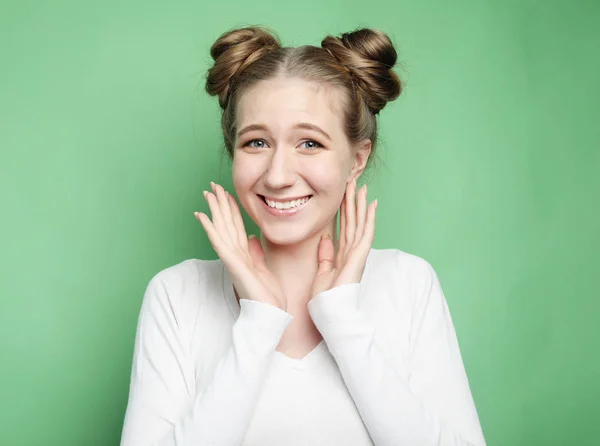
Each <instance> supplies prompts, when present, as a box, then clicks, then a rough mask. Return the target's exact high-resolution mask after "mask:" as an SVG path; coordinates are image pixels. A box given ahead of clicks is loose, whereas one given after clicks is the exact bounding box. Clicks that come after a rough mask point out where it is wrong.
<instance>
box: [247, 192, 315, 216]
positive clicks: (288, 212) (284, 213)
mask: <svg viewBox="0 0 600 446" xmlns="http://www.w3.org/2000/svg"><path fill="white" fill-rule="evenodd" d="M258 196H259V197H260V198H261V201H262V202H263V206H264V208H265V210H266V211H267V213H269V214H271V215H274V216H276V217H283V216H291V215H296V214H298V213H299V212H300V211H302V209H304V208H305V207H306V205H307V204H308V203H310V200H311V198H312V195H305V196H304V197H308V200H306V201H305V202H304V203H302V204H301V205H300V206H296V207H292V208H289V209H277V208H272V207H271V206H269V205H268V204H267V202H266V201H265V197H264V196H263V195H258ZM300 198H303V197H300ZM286 201H287V200H286ZM290 201H291V200H290Z"/></svg>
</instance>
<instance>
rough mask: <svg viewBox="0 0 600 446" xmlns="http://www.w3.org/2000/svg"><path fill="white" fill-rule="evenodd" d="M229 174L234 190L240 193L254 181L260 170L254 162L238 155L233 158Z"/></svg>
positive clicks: (245, 190)
mask: <svg viewBox="0 0 600 446" xmlns="http://www.w3.org/2000/svg"><path fill="white" fill-rule="evenodd" d="M231 176H232V180H233V185H234V187H235V190H236V192H237V193H238V195H242V194H243V193H245V192H247V189H248V188H250V187H252V185H253V184H254V183H255V182H256V179H257V178H258V177H259V176H260V172H259V169H258V166H257V165H256V163H248V162H247V161H245V160H244V159H243V157H242V156H240V157H237V158H234V160H233V163H232V165H231Z"/></svg>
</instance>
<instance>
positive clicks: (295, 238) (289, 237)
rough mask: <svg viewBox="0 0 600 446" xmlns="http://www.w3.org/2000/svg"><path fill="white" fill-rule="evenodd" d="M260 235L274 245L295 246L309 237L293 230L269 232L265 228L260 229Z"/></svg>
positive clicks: (283, 229)
mask: <svg viewBox="0 0 600 446" xmlns="http://www.w3.org/2000/svg"><path fill="white" fill-rule="evenodd" d="M261 233H262V235H263V237H264V238H265V239H267V240H268V241H269V242H270V243H273V244H275V245H282V246H284V245H295V244H297V243H300V242H302V241H304V240H306V239H307V238H308V237H309V235H308V234H306V233H305V232H304V231H295V230H294V229H291V230H290V229H289V228H288V229H287V230H286V228H281V229H276V230H270V229H268V228H265V229H264V230H262V229H261Z"/></svg>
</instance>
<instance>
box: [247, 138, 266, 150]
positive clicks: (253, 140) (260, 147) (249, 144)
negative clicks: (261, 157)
mask: <svg viewBox="0 0 600 446" xmlns="http://www.w3.org/2000/svg"><path fill="white" fill-rule="evenodd" d="M255 142H256V143H259V144H260V145H253V144H252V143H255ZM246 146H250V147H251V148H253V149H262V148H263V147H265V142H264V140H262V139H251V140H250V141H248V142H247V143H246V144H244V147H246Z"/></svg>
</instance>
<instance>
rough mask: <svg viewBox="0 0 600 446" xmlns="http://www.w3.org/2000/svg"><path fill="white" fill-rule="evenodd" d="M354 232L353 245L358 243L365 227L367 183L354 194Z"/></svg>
mask: <svg viewBox="0 0 600 446" xmlns="http://www.w3.org/2000/svg"><path fill="white" fill-rule="evenodd" d="M356 201H357V203H356V234H355V237H354V246H356V245H358V243H360V241H361V239H362V235H363V231H364V228H365V219H366V218H367V185H366V184H365V185H364V186H363V187H361V188H360V190H359V191H358V194H357V196H356Z"/></svg>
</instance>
